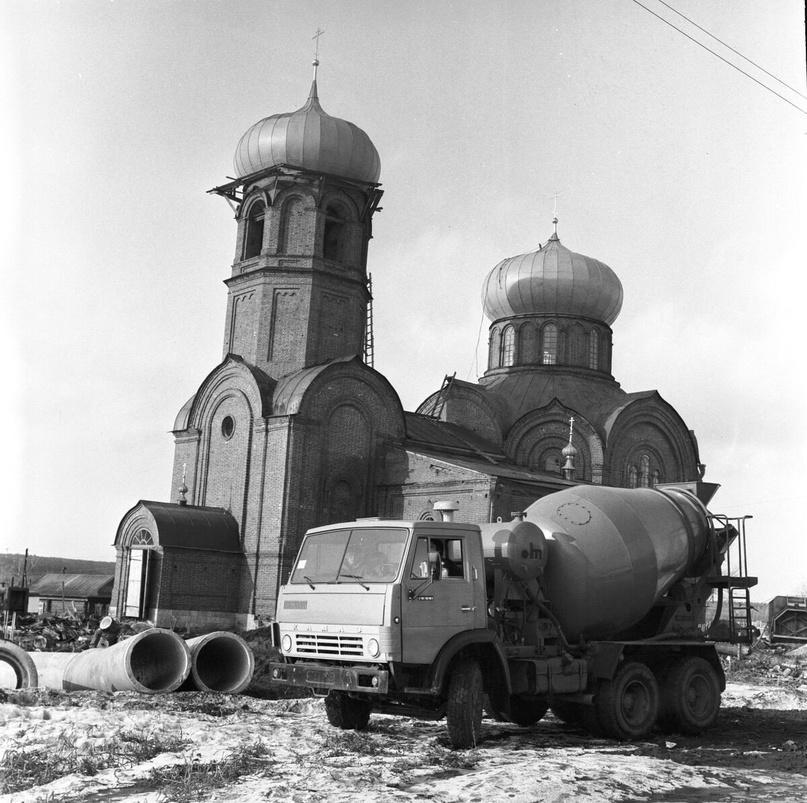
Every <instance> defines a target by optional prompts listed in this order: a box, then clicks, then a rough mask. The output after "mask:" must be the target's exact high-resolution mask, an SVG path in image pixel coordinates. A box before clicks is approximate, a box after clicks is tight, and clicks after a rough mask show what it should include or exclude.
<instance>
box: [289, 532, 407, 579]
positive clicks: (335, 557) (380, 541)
mask: <svg viewBox="0 0 807 803" xmlns="http://www.w3.org/2000/svg"><path fill="white" fill-rule="evenodd" d="M408 535H409V531H408V530H407V529H405V528H403V527H378V528H369V527H362V528H361V529H339V530H330V531H328V532H324V533H314V534H312V535H309V536H306V539H305V541H303V546H302V549H301V550H300V555H299V557H298V558H297V564H296V565H295V567H294V571H293V572H292V575H291V581H290V582H291V583H307V584H308V585H316V583H351V582H353V583H359V582H366V583H388V582H390V581H391V580H394V579H395V577H396V576H397V574H398V569H399V568H400V566H401V558H402V557H403V553H404V547H405V546H406V539H407V536H408Z"/></svg>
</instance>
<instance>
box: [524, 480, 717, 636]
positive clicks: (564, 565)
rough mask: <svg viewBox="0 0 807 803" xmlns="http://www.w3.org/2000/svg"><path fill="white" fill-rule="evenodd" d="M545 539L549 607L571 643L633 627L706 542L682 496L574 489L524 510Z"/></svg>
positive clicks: (698, 518) (699, 519) (701, 514)
mask: <svg viewBox="0 0 807 803" xmlns="http://www.w3.org/2000/svg"><path fill="white" fill-rule="evenodd" d="M526 517H527V520H528V521H529V522H532V523H535V524H537V525H538V527H540V529H541V530H542V531H543V533H544V534H545V535H546V537H547V547H548V557H547V563H546V567H545V569H544V579H545V587H546V593H547V600H548V604H549V606H550V608H551V609H552V611H553V613H554V614H555V616H556V617H557V619H558V620H559V622H560V624H561V626H562V628H563V632H564V634H565V635H566V638H567V639H569V641H576V640H578V639H579V638H580V637H583V638H585V639H602V638H610V637H612V636H613V635H615V634H616V633H619V632H620V631H622V630H625V629H626V628H628V627H630V626H631V625H634V624H636V623H637V622H638V621H639V620H641V619H642V618H643V617H644V616H645V614H646V613H647V612H648V611H649V610H650V609H651V608H652V607H653V605H654V604H655V603H656V602H657V601H658V600H659V599H660V598H661V597H662V596H664V594H665V593H666V592H667V591H668V590H669V589H670V587H671V586H672V585H673V584H674V583H676V582H677V581H678V580H679V579H680V578H682V577H684V576H685V575H686V572H687V569H688V567H689V566H691V565H692V563H693V562H694V561H695V560H697V558H698V557H700V555H701V554H702V553H703V551H704V549H705V548H706V545H707V543H708V538H709V522H708V518H707V517H708V513H707V511H706V508H705V507H704V506H703V505H702V504H701V502H700V501H698V499H697V498H696V497H695V496H693V495H692V494H690V493H687V492H686V491H682V490H677V489H669V488H668V489H665V490H664V491H661V490H656V489H650V488H637V489H623V488H609V487H606V488H603V487H601V486H578V487H575V488H571V489H569V490H566V491H559V492H557V493H553V494H550V495H549V496H545V497H543V498H542V499H539V500H538V501H536V502H534V503H533V504H532V505H530V507H528V508H527V511H526Z"/></svg>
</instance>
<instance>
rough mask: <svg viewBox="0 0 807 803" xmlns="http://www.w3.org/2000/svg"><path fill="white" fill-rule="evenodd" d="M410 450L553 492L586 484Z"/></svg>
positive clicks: (508, 466)
mask: <svg viewBox="0 0 807 803" xmlns="http://www.w3.org/2000/svg"><path fill="white" fill-rule="evenodd" d="M409 450H410V451H412V452H414V453H416V454H419V455H422V456H424V457H429V458H432V459H434V460H439V461H440V462H442V463H447V464H449V465H452V466H456V467H457V468H461V469H465V470H466V471H475V472H477V473H478V474H480V475H484V476H486V477H491V478H496V479H507V480H512V481H514V482H521V483H525V484H527V485H535V486H538V487H540V488H544V489H545V488H548V487H551V488H552V489H553V490H560V489H562V488H569V487H571V486H574V485H583V484H586V483H584V482H582V481H581V480H565V479H563V477H560V476H558V475H557V474H552V473H550V472H548V471H538V470H537V469H536V470H533V469H530V468H527V467H526V466H518V465H515V464H514V463H496V464H495V465H494V464H492V463H489V462H488V461H486V460H483V459H481V458H478V457H477V458H474V457H467V456H463V455H449V454H446V453H444V452H443V453H441V452H440V451H439V450H434V449H418V448H412V447H409Z"/></svg>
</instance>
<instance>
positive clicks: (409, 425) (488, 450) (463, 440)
mask: <svg viewBox="0 0 807 803" xmlns="http://www.w3.org/2000/svg"><path fill="white" fill-rule="evenodd" d="M404 416H405V419H406V438H407V441H409V442H410V444H419V445H421V446H422V445H427V446H430V447H433V448H437V449H440V450H447V451H450V452H453V453H457V452H462V453H466V454H468V455H475V456H481V457H482V458H483V459H485V460H488V461H489V462H491V463H492V462H495V461H496V460H498V459H502V460H503V459H505V456H504V453H503V452H502V451H501V449H500V448H498V447H497V446H495V445H494V444H492V443H490V442H489V441H486V440H484V439H483V438H480V437H479V436H478V435H476V434H475V433H473V432H471V431H470V430H468V429H466V428H465V427H462V426H458V425H457V424H452V423H449V422H447V421H440V420H438V419H436V418H432V417H431V416H428V415H421V414H419V413H404Z"/></svg>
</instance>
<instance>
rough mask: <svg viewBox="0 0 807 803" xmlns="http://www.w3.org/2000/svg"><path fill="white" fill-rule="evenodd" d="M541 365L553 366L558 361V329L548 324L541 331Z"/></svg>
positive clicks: (552, 324)
mask: <svg viewBox="0 0 807 803" xmlns="http://www.w3.org/2000/svg"><path fill="white" fill-rule="evenodd" d="M542 339H543V343H542V344H541V345H542V351H543V360H542V362H543V364H544V365H555V363H557V361H558V327H557V326H555V324H554V323H548V324H547V325H546V326H545V327H544V331H543V338H542Z"/></svg>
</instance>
